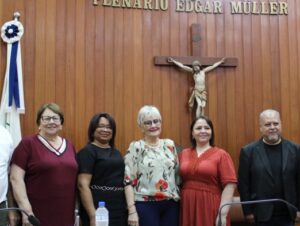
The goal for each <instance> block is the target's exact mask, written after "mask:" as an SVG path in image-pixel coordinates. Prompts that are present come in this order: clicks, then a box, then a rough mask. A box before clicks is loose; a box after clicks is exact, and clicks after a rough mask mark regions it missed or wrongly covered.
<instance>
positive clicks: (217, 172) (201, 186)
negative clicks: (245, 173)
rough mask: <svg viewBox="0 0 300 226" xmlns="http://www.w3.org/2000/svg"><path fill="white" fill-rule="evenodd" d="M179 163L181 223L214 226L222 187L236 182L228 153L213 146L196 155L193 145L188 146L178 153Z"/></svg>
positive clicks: (187, 225)
mask: <svg viewBox="0 0 300 226" xmlns="http://www.w3.org/2000/svg"><path fill="white" fill-rule="evenodd" d="M179 165H180V176H181V178H182V188H181V226H214V225H215V222H216V219H217V215H218V208H219V206H220V201H221V194H222V189H223V188H224V186H225V185H226V184H228V183H236V182H237V179H236V174H235V169H234V165H233V162H232V159H231V157H230V155H229V154H228V153H227V152H226V151H224V150H223V149H220V148H218V147H212V148H210V149H209V150H207V151H206V152H204V153H203V154H202V155H201V156H200V157H198V156H197V153H196V151H195V149H191V148H187V149H184V150H183V151H182V152H181V153H180V155H179ZM227 225H230V222H229V219H227Z"/></svg>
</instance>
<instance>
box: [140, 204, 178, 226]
mask: <svg viewBox="0 0 300 226" xmlns="http://www.w3.org/2000/svg"><path fill="white" fill-rule="evenodd" d="M135 206H136V209H137V212H138V216H139V225H140V226H178V225H179V202H175V201H174V200H163V201H149V202H136V203H135Z"/></svg>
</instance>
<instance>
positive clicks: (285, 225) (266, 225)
mask: <svg viewBox="0 0 300 226" xmlns="http://www.w3.org/2000/svg"><path fill="white" fill-rule="evenodd" d="M294 225H295V223H294V221H292V220H291V219H290V218H289V217H272V218H271V219H270V220H269V221H266V222H257V223H256V226H294Z"/></svg>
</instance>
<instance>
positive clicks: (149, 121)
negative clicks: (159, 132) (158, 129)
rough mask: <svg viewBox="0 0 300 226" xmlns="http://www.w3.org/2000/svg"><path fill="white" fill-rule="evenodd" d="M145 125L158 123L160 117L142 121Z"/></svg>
mask: <svg viewBox="0 0 300 226" xmlns="http://www.w3.org/2000/svg"><path fill="white" fill-rule="evenodd" d="M143 123H144V125H145V126H152V124H153V125H159V124H160V123H161V120H160V119H153V120H147V121H144V122H143Z"/></svg>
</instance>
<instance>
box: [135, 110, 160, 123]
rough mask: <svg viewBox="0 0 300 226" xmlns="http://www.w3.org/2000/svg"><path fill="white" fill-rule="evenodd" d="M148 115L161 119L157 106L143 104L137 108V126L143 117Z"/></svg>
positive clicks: (142, 120)
mask: <svg viewBox="0 0 300 226" xmlns="http://www.w3.org/2000/svg"><path fill="white" fill-rule="evenodd" d="M148 115H151V116H154V115H155V116H158V117H159V119H160V120H161V115H160V112H159V110H158V108H157V107H155V106H151V105H145V106H143V107H142V108H141V109H140V110H139V113H138V118H137V123H138V124H139V126H141V125H142V123H143V122H144V119H145V117H146V116H148Z"/></svg>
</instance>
